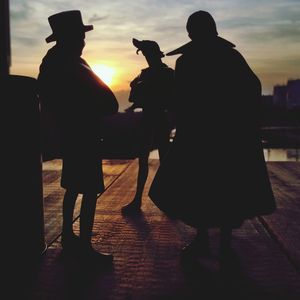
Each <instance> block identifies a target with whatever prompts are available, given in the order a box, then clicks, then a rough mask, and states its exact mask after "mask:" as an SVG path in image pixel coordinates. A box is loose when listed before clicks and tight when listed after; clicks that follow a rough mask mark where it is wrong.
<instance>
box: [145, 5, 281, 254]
mask: <svg viewBox="0 0 300 300" xmlns="http://www.w3.org/2000/svg"><path fill="white" fill-rule="evenodd" d="M186 28H187V31H188V35H189V37H190V39H191V41H190V42H189V43H187V44H185V45H184V46H182V47H180V48H178V49H176V50H174V51H172V52H170V53H168V54H167V55H174V54H182V55H181V56H180V57H179V58H178V59H177V61H176V68H175V82H176V88H177V92H176V95H177V102H176V106H177V108H176V111H177V116H176V119H177V124H176V136H175V139H174V142H173V145H172V146H171V149H170V151H169V152H168V154H167V156H166V158H165V160H164V161H163V163H162V164H161V166H160V168H159V169H158V172H157V174H156V176H155V178H154V181H153V183H152V185H151V188H150V192H149V196H150V198H151V199H152V200H153V201H154V203H155V204H156V205H157V206H158V207H159V208H160V209H161V210H163V211H165V212H166V214H167V215H169V216H170V217H173V218H175V219H179V220H182V221H184V222H185V223H186V224H189V225H191V226H193V227H195V228H197V236H196V238H195V240H194V241H193V242H192V243H191V244H190V245H188V246H187V247H185V248H184V249H183V254H184V255H188V256H193V255H200V254H201V253H202V254H205V253H206V254H207V253H208V252H209V239H208V238H209V236H208V229H209V228H213V227H216V228H221V239H220V251H221V257H223V258H226V259H227V258H228V257H230V255H232V254H233V253H232V249H231V235H232V229H233V228H238V227H240V226H241V225H242V223H243V221H244V220H246V219H249V218H253V217H255V216H258V215H263V214H270V213H272V212H273V211H274V209H275V200H274V196H273V192H272V188H271V185H270V181H269V177H268V173H267V169H266V164H265V160H264V154H263V148H262V143H261V139H260V124H259V122H260V121H259V117H260V116H259V113H260V101H261V84H260V81H259V79H258V78H257V76H256V75H255V74H254V73H253V71H252V70H251V68H250V67H249V66H248V64H247V62H246V61H245V59H244V58H243V56H242V55H241V54H240V53H239V52H238V51H237V50H235V49H234V47H235V45H233V44H232V43H231V42H229V41H227V40H225V39H223V38H221V37H219V36H218V33H217V28H216V24H215V21H214V19H213V18H212V16H211V15H210V14H209V13H207V12H205V11H197V12H195V13H193V14H192V15H191V16H190V17H189V18H188V21H187V25H186Z"/></svg>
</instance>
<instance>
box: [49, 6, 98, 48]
mask: <svg viewBox="0 0 300 300" xmlns="http://www.w3.org/2000/svg"><path fill="white" fill-rule="evenodd" d="M48 22H49V24H50V27H51V29H52V31H53V33H52V35H51V36H49V37H48V38H46V41H47V42H51V41H54V40H56V38H57V37H58V36H63V35H69V34H74V33H75V34H76V32H80V33H82V32H86V31H90V30H92V29H93V26H92V25H84V24H83V21H82V16H81V12H80V11H79V10H69V11H63V12H60V13H57V14H54V15H52V16H50V17H49V18H48Z"/></svg>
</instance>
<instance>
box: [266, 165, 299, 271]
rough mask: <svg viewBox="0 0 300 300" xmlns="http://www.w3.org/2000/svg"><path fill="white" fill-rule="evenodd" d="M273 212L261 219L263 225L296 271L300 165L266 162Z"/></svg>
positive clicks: (297, 264) (297, 260)
mask: <svg viewBox="0 0 300 300" xmlns="http://www.w3.org/2000/svg"><path fill="white" fill-rule="evenodd" d="M267 166H268V170H269V174H270V179H271V183H272V187H273V191H274V194H275V198H276V203H277V210H276V211H275V212H274V213H273V214H272V215H269V216H265V217H263V218H262V219H263V221H264V222H265V226H267V228H268V230H269V231H270V232H271V234H273V235H274V237H275V238H276V239H277V240H278V241H279V243H280V244H281V245H282V247H283V249H284V251H285V252H286V253H287V255H288V256H289V258H290V259H291V261H292V262H293V263H294V265H295V266H296V268H297V269H298V271H300V239H299V237H300V226H299V221H300V163H299V162H269V163H267Z"/></svg>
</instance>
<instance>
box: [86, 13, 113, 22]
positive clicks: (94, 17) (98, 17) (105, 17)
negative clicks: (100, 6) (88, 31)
mask: <svg viewBox="0 0 300 300" xmlns="http://www.w3.org/2000/svg"><path fill="white" fill-rule="evenodd" d="M108 18H109V16H108V15H105V16H98V15H97V14H94V15H93V16H92V17H91V18H89V23H95V22H98V21H102V20H107V19H108Z"/></svg>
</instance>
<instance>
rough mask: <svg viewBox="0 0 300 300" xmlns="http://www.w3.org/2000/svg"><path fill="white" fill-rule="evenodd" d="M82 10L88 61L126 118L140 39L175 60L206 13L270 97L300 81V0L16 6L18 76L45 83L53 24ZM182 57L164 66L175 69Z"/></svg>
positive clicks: (115, 0) (139, 63) (22, 2)
mask: <svg viewBox="0 0 300 300" xmlns="http://www.w3.org/2000/svg"><path fill="white" fill-rule="evenodd" d="M72 9H79V10H81V12H82V17H83V22H84V23H85V24H92V25H94V30H93V31H90V32H87V34H86V47H85V49H84V52H83V58H85V59H86V60H87V61H88V63H89V64H90V65H91V67H92V68H93V69H94V70H95V72H99V73H98V74H101V73H102V75H100V76H103V77H105V78H106V77H107V80H109V82H110V83H109V86H110V87H111V88H112V90H113V91H114V92H115V94H116V96H117V98H118V100H119V103H120V107H121V110H122V109H123V108H124V107H127V106H128V102H127V97H128V89H129V82H130V81H131V80H132V79H133V78H134V77H135V76H136V75H137V74H138V73H139V72H140V70H141V68H144V67H146V62H145V59H144V57H143V56H142V55H141V54H140V55H136V53H135V48H134V46H133V45H132V43H131V41H132V38H137V39H141V40H143V39H144V40H146V39H147V40H156V41H157V42H158V43H159V44H160V46H161V50H162V51H164V52H168V51H170V50H173V49H175V48H176V47H178V46H180V45H182V44H183V43H186V42H187V41H188V40H189V39H188V36H187V32H186V29H185V25H186V20H187V18H188V16H189V15H190V14H191V13H193V12H194V11H197V10H206V11H208V12H210V13H211V14H212V16H213V17H214V19H215V20H216V23H217V27H218V32H219V35H220V36H222V37H224V38H226V39H228V40H230V41H231V42H233V43H234V44H236V46H237V47H236V49H237V50H239V51H240V52H241V53H242V54H243V56H244V57H245V58H246V60H247V61H248V63H249V65H250V66H251V67H252V69H253V70H254V72H255V73H256V74H257V75H258V77H259V78H260V80H261V82H262V86H263V93H264V94H271V93H272V92H273V86H274V85H275V84H285V83H286V81H287V80H288V79H296V78H300V0H286V1H279V0H251V1H250V0H249V1H246V0H209V1H201V0H199V1H197V0H127V1H125V0H85V1H83V0H72V1H71V0H69V1H66V0H59V1H58V0H51V1H49V0H30V1H28V0H10V14H11V19H10V23H11V24H10V25H11V46H12V66H11V69H10V72H11V74H18V75H26V76H32V77H35V78H36V77H37V74H38V69H39V65H40V62H41V60H42V58H43V56H44V55H45V53H46V51H47V49H48V48H50V47H51V46H52V45H54V43H50V44H47V43H46V42H45V38H46V37H47V36H48V35H50V34H51V32H52V31H51V28H50V26H49V23H48V17H49V16H50V15H52V14H55V13H57V12H60V11H63V10H72ZM177 57H178V56H171V57H166V58H163V60H164V62H165V63H167V64H168V65H169V66H171V67H174V66H175V61H176V58H177Z"/></svg>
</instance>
